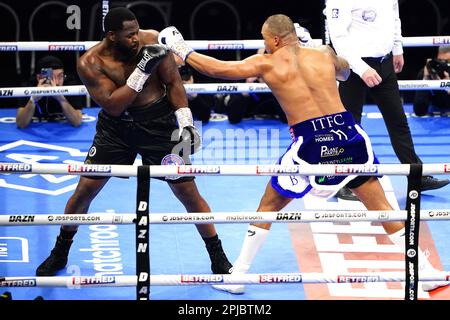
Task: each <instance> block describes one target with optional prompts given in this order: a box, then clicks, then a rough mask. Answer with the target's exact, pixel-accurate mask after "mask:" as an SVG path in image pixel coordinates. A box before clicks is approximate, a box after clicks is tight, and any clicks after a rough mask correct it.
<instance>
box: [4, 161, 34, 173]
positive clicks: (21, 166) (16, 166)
mask: <svg viewBox="0 0 450 320" xmlns="http://www.w3.org/2000/svg"><path fill="white" fill-rule="evenodd" d="M31 170H32V165H31V164H28V163H3V164H1V163H0V172H31Z"/></svg>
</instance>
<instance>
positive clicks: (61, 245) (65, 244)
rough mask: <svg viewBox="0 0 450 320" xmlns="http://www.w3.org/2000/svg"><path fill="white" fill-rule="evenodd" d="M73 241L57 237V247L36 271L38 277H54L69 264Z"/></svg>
mask: <svg viewBox="0 0 450 320" xmlns="http://www.w3.org/2000/svg"><path fill="white" fill-rule="evenodd" d="M72 242H73V240H72V239H63V238H62V237H61V236H60V235H59V236H57V237H56V243H55V247H54V248H53V250H52V251H51V253H50V256H49V257H48V258H47V259H45V261H44V262H42V263H41V265H40V266H39V267H38V268H37V269H36V276H38V277H46V276H54V275H55V274H56V273H57V272H58V271H59V270H61V269H63V268H64V267H65V266H66V264H67V256H68V255H69V250H70V246H71V245H72Z"/></svg>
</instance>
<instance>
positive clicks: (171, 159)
mask: <svg viewBox="0 0 450 320" xmlns="http://www.w3.org/2000/svg"><path fill="white" fill-rule="evenodd" d="M161 165H163V166H166V165H173V166H184V165H185V162H184V160H183V158H182V157H180V156H179V155H177V154H173V153H171V154H168V155H166V156H165V157H164V158H162V160H161ZM165 178H166V180H177V179H179V178H180V177H179V176H166V177H165Z"/></svg>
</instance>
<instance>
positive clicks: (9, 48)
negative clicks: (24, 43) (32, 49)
mask: <svg viewBox="0 0 450 320" xmlns="http://www.w3.org/2000/svg"><path fill="white" fill-rule="evenodd" d="M17 50H18V47H17V46H16V45H12V44H6V45H3V46H0V51H17Z"/></svg>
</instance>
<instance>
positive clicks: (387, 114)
mask: <svg viewBox="0 0 450 320" xmlns="http://www.w3.org/2000/svg"><path fill="white" fill-rule="evenodd" d="M363 60H364V61H365V62H366V63H367V64H368V65H369V66H371V67H372V68H373V69H375V70H376V71H377V72H378V74H379V75H380V77H381V78H382V80H383V81H382V82H381V83H380V84H379V85H377V86H375V87H373V88H369V87H368V86H367V85H366V84H365V83H364V81H363V80H362V79H361V78H360V76H358V75H357V74H356V73H354V72H352V73H351V74H350V77H349V78H348V80H347V81H343V82H340V83H339V94H340V96H341V100H342V103H343V104H344V106H345V108H346V109H347V110H348V111H350V112H351V113H352V115H353V117H354V118H355V121H356V122H357V123H361V113H362V108H363V105H364V103H365V100H366V94H367V91H369V93H370V95H371V96H372V98H373V99H374V101H375V103H376V104H377V105H378V108H379V109H380V112H381V114H382V116H383V119H384V122H385V123H386V127H387V130H388V132H389V137H390V139H391V144H392V147H393V149H394V151H395V154H396V155H397V158H398V159H399V160H400V162H401V163H422V161H421V160H420V158H419V157H418V156H417V154H416V151H415V150H414V144H413V141H412V137H411V131H410V129H409V125H408V121H407V120H406V116H405V112H404V110H403V105H402V102H401V99H400V91H399V88H398V83H397V75H396V74H395V71H394V66H393V62H392V56H391V57H390V58H388V59H385V60H383V61H381V59H372V58H363Z"/></svg>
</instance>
